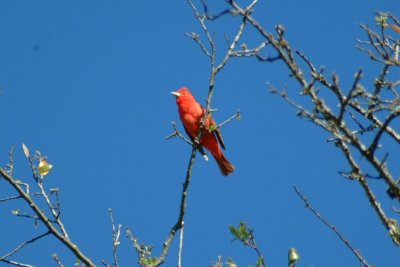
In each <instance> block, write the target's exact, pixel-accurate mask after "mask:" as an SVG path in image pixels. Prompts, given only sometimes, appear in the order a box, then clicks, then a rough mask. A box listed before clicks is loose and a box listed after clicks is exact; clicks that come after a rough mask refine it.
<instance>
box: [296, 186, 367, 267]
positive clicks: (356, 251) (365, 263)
mask: <svg viewBox="0 0 400 267" xmlns="http://www.w3.org/2000/svg"><path fill="white" fill-rule="evenodd" d="M293 189H294V191H295V192H296V194H297V195H298V196H299V197H300V199H301V200H303V202H304V204H305V206H306V208H307V209H309V210H310V211H311V212H312V213H313V214H314V215H315V216H316V217H317V218H318V219H319V220H320V221H321V222H322V223H323V224H325V225H326V226H327V227H329V228H330V229H331V230H332V231H333V232H334V233H335V234H336V235H337V236H338V237H339V239H340V240H341V241H342V242H343V243H344V244H345V245H346V246H347V247H348V248H349V249H350V250H351V252H353V254H354V255H355V256H356V257H357V259H358V260H359V261H360V264H362V265H363V266H365V267H371V266H372V265H370V264H369V263H368V262H367V261H366V259H365V258H364V257H363V256H362V255H361V252H360V251H359V250H358V249H355V248H354V247H353V246H352V245H351V244H350V242H349V241H348V240H347V239H346V238H345V236H344V235H343V234H341V233H340V232H339V230H338V229H337V227H336V226H334V225H332V224H330V223H329V222H328V220H326V219H325V218H324V217H322V215H321V214H320V213H319V212H318V211H317V210H316V209H314V208H313V207H312V206H311V203H310V201H309V200H308V199H307V197H305V196H304V195H303V194H302V193H301V192H300V190H299V189H298V187H297V186H293Z"/></svg>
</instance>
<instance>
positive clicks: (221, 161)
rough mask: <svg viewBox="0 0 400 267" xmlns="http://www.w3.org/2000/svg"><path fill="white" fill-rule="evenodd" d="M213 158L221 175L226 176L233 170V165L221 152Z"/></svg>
mask: <svg viewBox="0 0 400 267" xmlns="http://www.w3.org/2000/svg"><path fill="white" fill-rule="evenodd" d="M214 159H215V161H216V162H217V163H218V167H219V169H220V171H221V173H222V175H224V176H227V175H228V174H230V173H232V172H233V171H234V170H235V166H233V165H232V163H230V162H229V161H228V159H227V158H225V155H224V154H223V153H221V155H220V156H219V157H216V156H214Z"/></svg>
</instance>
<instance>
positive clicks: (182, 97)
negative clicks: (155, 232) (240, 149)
mask: <svg viewBox="0 0 400 267" xmlns="http://www.w3.org/2000/svg"><path fill="white" fill-rule="evenodd" d="M171 94H172V95H174V96H175V97H176V104H177V105H178V112H179V117H180V119H181V121H182V124H183V127H184V128H185V131H186V133H187V134H188V135H189V137H190V138H191V139H192V141H193V140H194V138H196V137H197V136H198V135H199V131H200V121H201V119H202V118H203V116H204V113H205V109H204V108H203V107H202V106H201V105H200V104H199V103H198V102H197V101H196V99H195V98H194V96H193V95H192V94H191V93H190V92H189V90H188V89H187V88H186V87H182V88H181V89H179V90H178V91H177V92H171ZM200 144H201V145H202V146H203V147H205V148H206V149H207V150H208V151H210V153H211V154H212V155H213V157H214V159H215V160H216V162H217V163H218V166H219V169H220V170H221V173H222V175H224V176H226V175H228V174H229V173H231V172H233V171H234V170H235V167H234V166H233V165H232V164H231V163H230V162H229V161H228V159H227V158H226V157H225V155H224V154H223V153H222V150H221V147H222V148H223V149H225V145H224V142H223V140H222V136H221V133H220V131H219V129H218V128H217V124H216V123H215V121H214V120H213V119H212V118H211V115H209V116H208V117H207V119H206V121H205V127H204V130H203V134H202V136H201V140H200Z"/></svg>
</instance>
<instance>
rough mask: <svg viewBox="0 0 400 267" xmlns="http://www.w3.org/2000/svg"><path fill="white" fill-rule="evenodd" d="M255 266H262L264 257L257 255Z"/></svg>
mask: <svg viewBox="0 0 400 267" xmlns="http://www.w3.org/2000/svg"><path fill="white" fill-rule="evenodd" d="M256 266H257V267H262V266H264V258H263V257H262V256H261V257H259V258H258V261H257V265H256Z"/></svg>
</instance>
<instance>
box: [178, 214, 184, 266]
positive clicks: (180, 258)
mask: <svg viewBox="0 0 400 267" xmlns="http://www.w3.org/2000/svg"><path fill="white" fill-rule="evenodd" d="M184 223H185V222H183V221H182V228H181V230H180V235H179V249H178V267H182V249H183V231H184V229H185V225H184Z"/></svg>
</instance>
